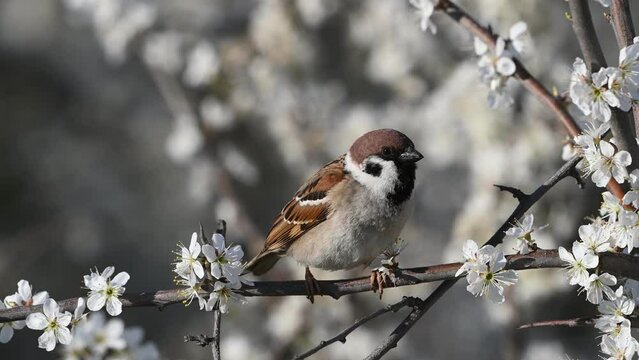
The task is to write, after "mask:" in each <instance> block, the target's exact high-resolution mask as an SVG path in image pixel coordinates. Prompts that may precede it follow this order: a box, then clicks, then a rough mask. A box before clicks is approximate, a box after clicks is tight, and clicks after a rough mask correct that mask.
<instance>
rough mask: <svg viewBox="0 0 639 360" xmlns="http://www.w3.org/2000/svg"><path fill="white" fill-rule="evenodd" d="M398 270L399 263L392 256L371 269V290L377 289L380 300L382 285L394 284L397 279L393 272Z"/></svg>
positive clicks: (375, 290)
mask: <svg viewBox="0 0 639 360" xmlns="http://www.w3.org/2000/svg"><path fill="white" fill-rule="evenodd" d="M397 270H399V263H398V262H396V261H395V260H394V259H393V258H391V260H390V261H383V262H382V266H380V267H378V268H376V269H374V270H373V271H371V276H370V283H371V288H372V289H373V292H377V291H378V290H379V298H380V300H381V298H382V295H383V294H384V287H390V286H395V281H396V279H397V277H396V275H395V272H396V271H397Z"/></svg>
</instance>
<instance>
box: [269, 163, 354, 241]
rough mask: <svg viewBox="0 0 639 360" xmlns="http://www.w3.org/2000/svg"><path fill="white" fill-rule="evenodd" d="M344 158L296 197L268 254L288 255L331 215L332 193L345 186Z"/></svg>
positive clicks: (319, 173) (279, 220)
mask: <svg viewBox="0 0 639 360" xmlns="http://www.w3.org/2000/svg"><path fill="white" fill-rule="evenodd" d="M345 176H346V174H345V173H344V156H341V157H340V158H338V159H337V160H334V161H332V162H330V163H328V164H326V165H324V166H323V167H322V168H321V169H320V170H318V171H317V173H315V175H313V176H312V177H311V178H310V179H308V181H306V183H305V184H304V185H302V187H301V188H300V189H299V190H298V191H297V193H295V197H293V199H291V201H289V202H288V204H286V206H284V209H282V211H281V212H280V214H279V215H278V217H277V218H276V219H275V222H274V223H273V226H272V227H271V231H270V232H269V234H268V236H267V237H266V244H265V245H264V250H263V251H262V252H263V253H264V252H278V253H283V252H285V251H286V250H287V249H288V248H289V246H291V244H292V243H293V242H295V240H297V239H299V238H300V237H301V236H302V235H304V234H305V233H306V232H308V231H309V230H311V229H312V228H314V227H315V226H317V225H319V224H321V223H322V222H323V221H324V220H326V219H327V218H328V217H329V216H330V215H331V210H332V209H331V206H330V203H329V201H328V198H327V194H328V192H329V191H330V190H331V189H333V188H334V187H335V186H336V185H337V184H339V183H340V182H342V181H343V180H344V178H345Z"/></svg>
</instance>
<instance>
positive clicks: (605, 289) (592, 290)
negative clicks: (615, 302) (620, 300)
mask: <svg viewBox="0 0 639 360" xmlns="http://www.w3.org/2000/svg"><path fill="white" fill-rule="evenodd" d="M616 284H617V278H616V277H614V276H613V275H610V274H608V273H603V274H601V275H597V274H591V275H590V277H589V278H588V282H587V284H586V286H584V287H585V289H586V298H587V299H588V301H589V302H591V303H593V304H599V303H600V302H601V301H602V300H603V295H604V294H605V295H606V296H607V297H608V298H611V297H614V296H615V292H614V291H613V290H612V288H610V287H611V286H614V285H616Z"/></svg>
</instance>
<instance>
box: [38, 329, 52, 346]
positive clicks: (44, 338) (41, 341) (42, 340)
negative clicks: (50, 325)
mask: <svg viewBox="0 0 639 360" xmlns="http://www.w3.org/2000/svg"><path fill="white" fill-rule="evenodd" d="M55 344H56V342H55V334H54V333H53V331H51V330H47V331H45V332H44V333H43V334H42V335H40V337H39V338H38V347H39V348H41V349H46V350H47V351H52V350H53V349H55Z"/></svg>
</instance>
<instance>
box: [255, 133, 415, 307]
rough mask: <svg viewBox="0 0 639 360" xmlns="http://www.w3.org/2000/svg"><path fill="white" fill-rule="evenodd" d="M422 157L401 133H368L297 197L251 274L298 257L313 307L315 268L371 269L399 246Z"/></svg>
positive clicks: (284, 211) (316, 287)
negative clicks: (372, 265) (284, 260)
mask: <svg viewBox="0 0 639 360" xmlns="http://www.w3.org/2000/svg"><path fill="white" fill-rule="evenodd" d="M422 158H423V156H422V154H420V153H419V152H418V151H417V150H415V145H413V142H412V141H411V140H410V139H409V138H408V137H407V136H406V135H404V134H402V133H401V132H399V131H397V130H393V129H380V130H374V131H371V132H368V133H366V134H364V135H362V136H361V137H359V138H358V139H357V140H355V142H354V143H353V145H351V147H350V149H349V150H348V153H346V154H345V155H342V156H340V157H339V158H338V159H336V160H334V161H332V162H330V163H328V164H326V165H324V166H323V167H322V168H321V169H320V170H319V171H317V173H315V175H313V176H312V177H311V178H310V179H309V180H308V181H306V183H305V184H304V185H302V187H301V188H300V189H299V190H298V191H297V193H295V196H294V197H293V199H292V200H291V201H289V202H288V204H286V206H285V207H284V209H282V211H281V212H280V214H279V216H278V217H277V218H276V219H275V222H274V224H273V226H272V228H271V231H270V232H269V234H268V236H267V238H266V243H265V244H264V249H263V250H262V251H261V252H260V253H259V254H258V255H257V256H256V257H255V258H253V259H252V260H251V261H250V262H249V263H248V264H247V265H246V270H247V271H248V272H253V273H254V274H255V275H261V274H263V273H265V272H267V271H268V270H269V269H271V267H273V265H275V263H276V262H277V261H278V260H279V259H280V258H281V257H283V256H286V255H289V256H292V257H293V258H294V259H295V260H297V261H298V262H299V263H301V264H303V265H305V266H306V276H305V278H306V283H307V289H308V292H309V299H310V300H311V302H312V301H313V294H320V289H319V285H318V283H317V281H316V280H315V278H313V275H312V274H311V272H310V270H309V267H314V268H319V269H324V270H345V269H351V268H354V267H356V266H358V265H364V266H366V265H368V264H370V263H371V261H373V260H374V259H375V258H376V257H377V256H378V255H380V254H381V253H382V252H383V251H384V250H386V249H387V248H389V247H390V246H391V245H392V244H393V242H394V241H395V240H396V238H397V236H398V235H399V233H400V231H401V230H402V228H403V227H404V223H405V222H406V219H407V217H408V216H409V214H410V212H411V210H412V207H411V203H412V202H411V201H410V200H411V195H412V193H413V187H414V183H415V169H416V164H415V163H416V162H417V161H419V160H421V159H422ZM379 285H380V286H382V284H379Z"/></svg>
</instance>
